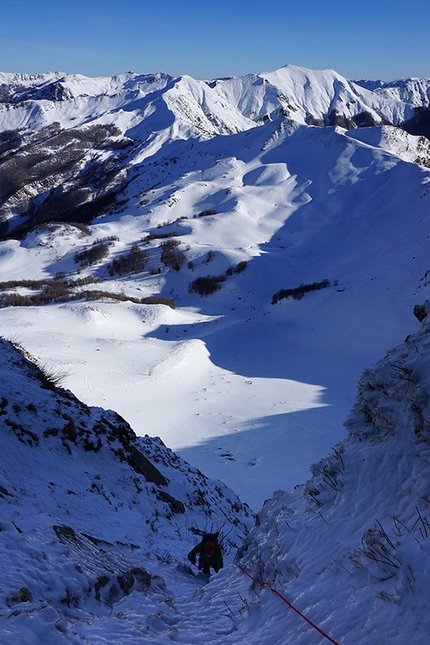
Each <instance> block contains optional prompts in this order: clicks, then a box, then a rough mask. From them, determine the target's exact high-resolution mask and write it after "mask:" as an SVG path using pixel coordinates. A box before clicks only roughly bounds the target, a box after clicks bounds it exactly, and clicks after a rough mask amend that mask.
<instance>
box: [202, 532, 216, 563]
mask: <svg viewBox="0 0 430 645" xmlns="http://www.w3.org/2000/svg"><path fill="white" fill-rule="evenodd" d="M202 542H203V549H202V553H203V555H204V556H205V558H207V559H208V560H209V559H210V560H212V559H213V558H214V557H215V551H216V547H217V536H216V535H211V534H210V533H208V534H207V535H204V536H203V540H202Z"/></svg>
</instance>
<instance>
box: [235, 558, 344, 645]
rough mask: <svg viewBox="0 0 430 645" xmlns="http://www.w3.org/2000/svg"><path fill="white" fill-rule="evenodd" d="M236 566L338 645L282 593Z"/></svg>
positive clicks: (337, 644)
mask: <svg viewBox="0 0 430 645" xmlns="http://www.w3.org/2000/svg"><path fill="white" fill-rule="evenodd" d="M236 566H237V568H238V569H240V570H241V571H242V573H244V574H245V575H246V576H248V578H251V580H253V581H254V582H256V583H257V584H258V585H260V587H269V589H270V591H271V592H272V593H274V594H276V595H277V596H278V597H279V598H280V599H281V600H283V601H284V602H285V603H286V604H287V605H288V607H290V608H291V609H293V610H294V611H295V612H296V613H297V614H299V616H300V617H301V618H303V620H305V621H306V622H307V623H309V625H311V627H313V628H314V629H316V630H317V632H319V633H320V634H322V636H324V638H327V640H329V641H330V642H331V643H333V645H339V643H337V642H336V641H335V640H333V639H332V638H331V637H330V636H329V635H328V634H326V633H325V632H323V630H322V629H320V627H318V625H315V623H313V622H312V621H311V620H309V618H306V616H305V615H304V614H302V612H301V611H299V610H298V609H296V607H294V605H292V604H291V603H290V602H289V601H288V600H287V599H286V598H284V596H283V595H282V594H280V593H279V591H276V589H273V588H272V587H271V586H270V585H269V584H267V583H265V582H261V580H257V579H256V578H254V577H253V576H251V574H250V573H248V571H246V570H245V569H244V568H243V567H241V566H240V564H236Z"/></svg>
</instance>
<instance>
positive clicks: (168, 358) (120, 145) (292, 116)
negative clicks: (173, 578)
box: [0, 66, 430, 511]
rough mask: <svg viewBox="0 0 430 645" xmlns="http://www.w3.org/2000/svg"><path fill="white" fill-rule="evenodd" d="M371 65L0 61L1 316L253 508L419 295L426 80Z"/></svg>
mask: <svg viewBox="0 0 430 645" xmlns="http://www.w3.org/2000/svg"><path fill="white" fill-rule="evenodd" d="M364 85H367V86H366V87H364ZM391 85H392V87H391ZM368 86H369V84H365V83H363V82H360V83H359V84H357V83H353V82H351V81H347V80H346V79H342V77H340V76H339V75H338V74H336V73H335V72H332V71H322V72H314V71H311V70H305V69H301V68H296V67H292V66H287V67H285V68H282V69H281V70H278V71H277V72H273V73H269V74H260V75H251V76H246V77H243V78H230V79H219V80H214V81H207V82H203V81H196V80H194V79H192V78H190V77H182V78H178V79H174V78H171V77H169V76H166V75H163V74H156V75H152V76H149V75H148V76H139V75H137V74H133V73H129V74H125V75H123V76H119V77H115V78H101V79H88V78H86V77H82V76H79V75H61V74H48V75H42V76H33V77H30V76H22V75H11V74H4V75H2V85H1V87H2V93H1V95H2V97H3V99H2V100H3V103H1V104H0V124H1V126H0V127H1V135H0V136H1V155H2V156H1V158H0V162H1V164H0V168H1V173H0V188H1V194H2V199H3V202H2V204H1V206H0V210H1V214H2V219H3V222H2V227H3V241H2V242H1V244H0V273H1V280H2V282H1V287H2V297H1V302H2V305H3V308H2V309H1V310H0V320H1V325H2V330H3V334H4V335H5V336H6V337H7V338H12V339H16V338H17V339H18V341H19V342H20V343H21V344H22V345H23V346H25V347H27V348H28V349H29V350H30V351H31V352H32V353H33V354H34V355H36V356H37V357H38V358H40V359H41V360H42V362H44V363H46V364H48V365H50V366H52V367H53V368H54V369H56V368H59V369H62V370H63V371H65V372H66V380H65V384H66V385H67V387H69V388H70V389H71V390H72V391H73V392H74V393H75V394H76V395H78V396H79V397H80V398H81V399H82V400H84V401H85V402H86V403H88V404H90V405H97V406H105V407H108V408H111V409H115V410H116V411H118V412H119V413H120V414H121V415H122V416H123V417H124V418H126V419H127V421H128V422H130V424H131V425H132V427H133V428H134V429H135V430H136V432H137V433H138V434H144V433H146V432H148V429H147V423H148V424H149V426H150V427H151V431H150V432H151V434H156V435H159V436H161V437H162V439H163V441H165V443H166V444H167V445H168V446H169V447H172V448H173V449H175V450H179V451H181V454H182V456H184V457H185V458H186V459H187V460H189V461H190V462H191V463H193V464H195V465H197V466H198V467H200V469H202V470H203V471H204V472H206V473H207V474H210V475H211V476H213V477H216V478H220V479H222V480H223V481H226V482H227V483H228V484H229V485H230V486H231V487H232V488H233V489H234V490H236V491H237V492H238V493H239V494H240V495H241V496H245V497H244V499H246V501H248V503H250V504H251V505H252V506H253V508H254V510H255V511H256V510H258V508H259V507H260V505H261V504H262V502H263V501H264V500H265V499H266V498H267V497H268V496H270V495H271V493H272V491H273V490H275V489H277V488H286V489H291V488H292V487H293V486H294V485H295V484H297V483H298V482H301V481H303V480H304V479H306V477H307V475H308V465H309V464H310V463H313V462H314V461H317V460H318V459H320V458H321V456H322V455H323V454H325V453H326V452H327V451H328V450H329V449H330V447H331V446H332V445H333V444H334V443H336V442H337V441H339V440H340V439H341V438H342V436H343V430H342V423H343V420H344V418H345V416H346V414H347V413H348V410H349V407H350V405H351V401H352V400H353V397H354V394H355V388H356V382H357V380H358V378H359V375H360V373H361V371H362V370H363V369H364V368H365V367H366V366H367V365H369V364H370V363H372V362H373V361H375V360H376V359H377V358H378V357H379V356H380V355H381V354H382V353H383V352H384V351H385V350H386V349H387V347H389V346H392V345H394V344H396V343H397V342H398V340H399V338H402V337H404V335H406V334H407V333H408V332H409V330H410V325H411V317H412V314H411V312H412V309H413V306H414V305H415V304H416V302H417V298H420V299H422V298H425V297H427V295H429V294H427V291H428V286H427V284H428V278H427V272H428V270H429V266H428V249H427V235H428V225H427V218H428V213H429V200H430V197H429V185H428V182H429V177H430V175H429V171H428V170H427V167H428V165H429V163H430V162H429V158H430V154H429V139H428V138H426V137H425V136H423V135H419V136H414V135H411V134H410V133H409V132H407V131H406V130H405V129H404V127H406V125H405V124H406V122H407V120H408V119H410V117H411V115H412V114H414V111H415V110H426V109H427V107H426V106H427V102H426V101H427V99H426V96H427V93H428V86H429V82H428V81H426V80H405V81H403V82H398V83H394V84H390V87H388V86H387V87H385V86H384V85H383V84H381V83H375V84H374V87H373V89H369V87H368ZM426 88H427V89H426ZM354 97H355V98H354ZM334 111H335V112H336V115H338V116H339V119H340V120H339V119H338V118H337V117H336V118H334V117H333V114H334ZM364 113H366V114H370V115H371V116H372V119H371V121H369V120H368V119H367V120H366V119H364V121H360V120H359V119H357V118H356V117H358V115H362V114H364ZM286 114H287V116H285V115H286ZM354 119H355V120H354ZM334 122H336V123H341V124H342V126H345V127H341V125H336V126H334V125H332V126H330V125H329V124H330V123H334ZM370 122H372V123H393V124H395V125H377V126H372V127H355V126H357V125H360V124H368V123H370ZM309 123H319V124H320V125H321V127H318V126H316V125H309ZM324 124H325V126H324V127H322V126H323V125H324ZM399 126H402V127H399ZM346 128H352V129H346ZM388 267H389V269H388ZM327 283H329V284H328V286H327V287H326V288H324V289H321V290H318V291H316V290H314V291H312V292H309V295H306V296H305V297H304V298H303V299H301V300H300V301H299V300H297V299H294V298H293V297H290V298H285V297H284V298H279V294H280V293H281V294H282V293H284V295H285V291H286V292H290V294H291V293H292V294H293V295H294V293H295V295H296V296H297V292H294V290H295V289H297V288H298V287H299V286H300V285H301V284H304V285H315V284H316V285H327ZM212 290H213V291H214V292H213V293H211V294H210V295H207V296H206V295H203V296H202V295H200V294H205V293H208V291H212ZM291 290H292V291H291ZM304 293H306V294H307V293H308V292H304ZM275 294H277V295H276V297H274V296H275ZM272 303H276V304H272ZM7 305H8V306H7ZM19 305H26V306H25V307H22V306H19ZM41 305H43V306H41ZM173 307H175V308H173ZM166 392H168V405H166ZM160 409H163V414H162V415H160ZM143 418H144V419H145V420H147V423H146V422H143ZM262 437H264V442H263V444H262V442H261V438H262ZM279 445H287V446H288V449H287V450H283V451H281V452H279ZM244 482H246V483H244Z"/></svg>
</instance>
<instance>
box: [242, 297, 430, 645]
mask: <svg viewBox="0 0 430 645" xmlns="http://www.w3.org/2000/svg"><path fill="white" fill-rule="evenodd" d="M429 305H430V303H429V302H428V301H427V303H426V305H425V306H424V309H425V314H427V315H426V317H425V318H424V320H423V323H422V328H421V330H420V331H419V332H418V333H415V334H413V335H410V336H408V337H407V338H406V340H405V342H404V344H402V345H400V346H399V347H397V348H395V349H393V350H392V351H390V352H388V354H387V355H386V357H385V358H384V359H383V360H381V361H379V362H378V363H376V364H375V365H374V366H373V367H371V368H369V369H366V370H365V371H364V373H363V375H362V377H361V379H360V382H359V385H358V394H357V398H356V401H355V403H354V406H353V408H352V411H351V413H350V415H349V417H348V418H347V420H346V422H345V425H346V428H347V431H348V436H347V438H346V439H345V440H344V441H343V442H342V443H340V444H338V445H336V447H335V448H334V449H333V451H332V453H331V454H330V455H329V456H328V457H326V458H325V459H322V460H321V461H320V462H319V463H317V464H315V465H314V466H313V467H312V472H313V477H312V478H311V479H310V480H309V481H308V482H307V483H306V484H305V485H304V486H298V487H297V488H296V490H295V491H294V492H293V493H288V494H287V493H283V492H277V493H276V494H275V496H274V498H273V499H271V500H269V501H267V502H266V503H265V505H264V506H263V509H262V510H261V511H260V512H259V514H258V520H257V526H256V527H255V528H254V529H253V530H252V531H251V533H250V534H249V536H248V538H247V539H246V542H245V545H244V547H243V548H242V549H241V558H240V563H241V565H243V566H244V567H245V568H246V569H247V570H248V571H249V572H250V573H251V574H252V575H253V576H255V577H256V578H258V579H259V580H261V581H263V582H265V583H268V584H270V585H271V586H272V587H274V588H275V589H278V590H283V591H284V592H285V593H287V595H288V598H289V600H290V602H293V604H294V603H295V604H296V605H298V607H299V608H300V609H301V610H302V611H305V613H306V614H307V615H308V617H309V618H311V619H312V620H313V621H314V622H316V623H318V624H320V626H323V628H324V629H325V631H327V632H328V633H329V634H330V635H331V636H332V637H333V638H334V639H336V640H338V641H339V642H340V643H346V642H347V643H351V644H355V643H357V644H358V643H367V644H372V645H373V644H375V645H376V644H377V643H382V642H390V643H393V644H395V645H397V644H398V645H401V644H402V643H404V642H406V641H407V640H410V641H411V642H413V643H414V645H420V644H422V645H424V644H425V643H427V640H428V633H429V629H430V621H429V617H428V611H427V601H426V589H427V584H428V576H429V574H430V524H429V518H430V513H429V498H428V482H429V478H430V466H429V463H430V462H429V456H430V381H429V371H428V365H429V360H430V341H429V332H430V316H429V315H428V312H429V311H430V309H429ZM267 593H270V592H267ZM259 602H260V603H262V604H263V600H262V599H261V598H260V600H259ZM290 620H291V623H290V626H289V627H287V628H286V634H285V638H286V640H288V639H291V640H292V641H294V642H295V643H297V644H298V645H299V644H301V643H307V642H314V641H313V640H311V641H309V638H312V636H311V635H310V634H309V627H307V626H306V625H305V623H303V624H302V625H300V622H299V619H293V618H292V617H291V616H290ZM292 623H294V625H295V626H294V627H293V625H292ZM315 642H316V641H315Z"/></svg>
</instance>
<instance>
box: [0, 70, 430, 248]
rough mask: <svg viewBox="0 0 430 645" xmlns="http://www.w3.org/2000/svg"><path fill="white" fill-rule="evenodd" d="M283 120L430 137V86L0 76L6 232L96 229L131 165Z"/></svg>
mask: <svg viewBox="0 0 430 645" xmlns="http://www.w3.org/2000/svg"><path fill="white" fill-rule="evenodd" d="M286 122H291V123H295V124H301V125H305V124H307V125H311V126H317V127H324V126H339V127H341V128H345V129H347V130H353V129H356V128H361V127H369V126H375V125H394V126H396V127H399V128H401V129H403V130H404V131H405V132H408V133H410V134H413V135H424V136H426V137H430V80H429V79H404V80H401V81H396V82H392V83H387V84H383V83H380V82H368V81H359V82H353V81H348V80H346V79H345V78H343V77H342V76H340V75H339V74H337V73H335V72H333V71H331V70H326V71H312V70H307V69H304V68H299V67H294V66H291V65H287V66H286V67H283V68H281V69H279V70H277V71H275V72H270V73H263V74H258V75H255V74H249V75H246V76H243V77H238V78H236V77H232V78H227V79H218V80H213V81H198V80H195V79H193V78H191V77H188V76H182V77H179V78H173V77H171V76H168V75H165V74H155V75H145V76H142V75H138V74H133V73H128V74H124V75H121V76H116V77H112V78H110V77H106V78H88V77H85V76H81V75H76V74H60V73H50V74H41V75H35V76H30V75H23V74H5V73H3V74H0V133H1V134H0V155H1V156H0V163H1V169H2V173H1V177H0V222H1V233H2V234H3V236H6V237H7V236H8V235H10V234H13V235H14V236H16V235H22V234H25V232H26V231H28V229H29V227H30V226H32V225H34V224H39V223H41V222H44V221H52V220H53V221H58V220H60V221H77V222H85V223H88V222H90V221H91V220H92V219H94V217H95V216H97V215H100V214H101V213H103V212H106V211H107V210H109V209H110V208H113V207H114V205H115V203H116V202H117V201H118V195H119V193H120V191H122V190H123V189H124V186H125V185H128V184H129V183H130V182H131V181H133V173H132V172H131V168H133V167H135V166H136V164H139V163H141V162H142V160H143V159H145V158H148V157H149V156H153V155H154V154H155V153H158V154H160V151H162V150H167V148H168V147H170V146H171V144H172V142H173V141H178V140H184V139H186V140H188V141H191V140H193V139H199V140H201V139H202V138H203V139H211V138H213V137H216V136H217V135H223V136H228V135H230V136H232V135H234V134H238V133H241V132H245V131H249V130H251V129H253V128H255V127H257V126H263V125H264V124H269V123H286ZM425 147H426V146H425ZM173 158H174V157H172V156H170V157H168V158H167V161H166V162H164V163H172V159H173ZM418 160H419V162H420V163H427V156H426V155H425V154H422V155H418ZM154 179H155V178H154ZM151 185H152V183H151V181H150V182H148V185H146V186H145V188H146V190H148V189H149V188H150V187H151ZM15 229H17V230H15ZM12 231H15V232H14V233H12Z"/></svg>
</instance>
